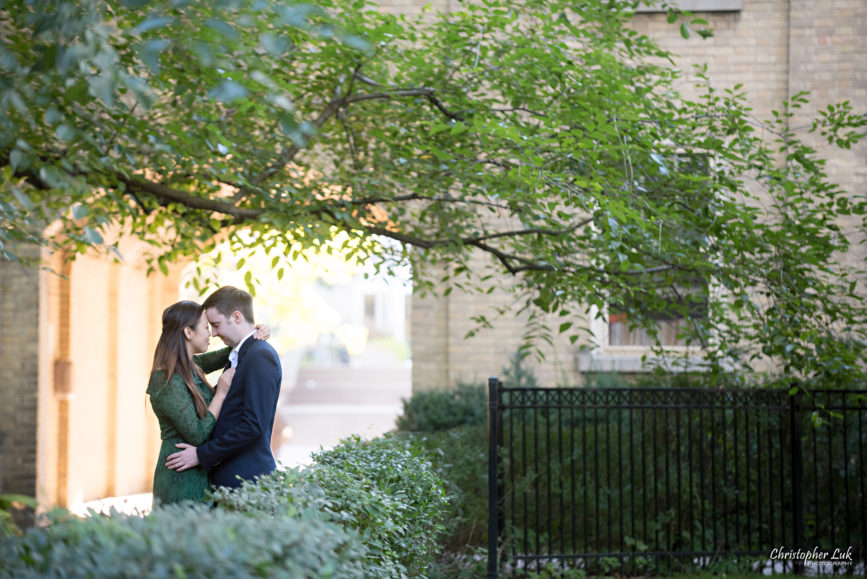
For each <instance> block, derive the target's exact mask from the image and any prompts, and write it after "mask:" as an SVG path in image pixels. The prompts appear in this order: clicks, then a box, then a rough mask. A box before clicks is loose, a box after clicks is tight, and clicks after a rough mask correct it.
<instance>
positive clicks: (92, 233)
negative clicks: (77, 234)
mask: <svg viewBox="0 0 867 579" xmlns="http://www.w3.org/2000/svg"><path fill="white" fill-rule="evenodd" d="M84 237H85V238H86V239H87V241H89V242H90V243H92V244H93V245H102V244H103V239H102V235H100V233H99V231H97V230H95V229H93V228H92V227H90V226H85V228H84Z"/></svg>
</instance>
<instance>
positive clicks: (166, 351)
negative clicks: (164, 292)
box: [151, 301, 214, 418]
mask: <svg viewBox="0 0 867 579" xmlns="http://www.w3.org/2000/svg"><path fill="white" fill-rule="evenodd" d="M204 311H205V310H204V309H203V308H202V306H200V305H199V304H197V303H196V302H191V301H183V302H178V303H176V304H173V305H171V306H169V307H167V308H166V309H165V311H163V333H162V334H161V335H160V340H159V342H157V348H156V350H155V351H154V364H153V367H152V368H151V376H153V375H154V373H155V372H159V371H162V372H165V373H166V382H165V383H166V384H168V381H169V380H171V378H172V376H174V375H175V374H178V375H179V376H180V377H181V378H183V380H184V383H185V384H186V385H187V389H188V390H189V391H190V394H191V395H192V396H193V404H194V405H195V407H196V416H198V417H199V418H204V417H205V415H206V414H207V413H208V407H207V405H206V404H205V399H204V398H203V397H202V393H201V392H199V389H198V388H196V384H195V382H194V381H193V374H194V373H195V375H196V376H198V377H199V378H201V380H202V382H204V383H205V385H206V386H207V387H208V388H210V389H211V391H212V392H213V390H214V389H213V388H212V387H211V385H210V384H208V381H207V379H206V378H205V373H204V372H202V369H201V368H199V367H198V366H197V365H196V364H194V363H193V359H192V358H191V357H190V354H189V352H188V351H187V344H186V336H184V328H190V329H193V328H195V326H196V324H198V323H199V320H200V319H201V317H202V312H204Z"/></svg>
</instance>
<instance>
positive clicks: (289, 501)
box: [0, 436, 447, 579]
mask: <svg viewBox="0 0 867 579" xmlns="http://www.w3.org/2000/svg"><path fill="white" fill-rule="evenodd" d="M315 459H316V462H315V463H314V464H313V465H312V466H311V467H308V468H306V469H303V470H299V469H289V470H279V471H276V472H274V473H272V474H270V475H267V476H263V477H260V479H259V480H258V481H256V483H247V482H245V483H244V484H243V485H242V487H241V488H239V489H236V490H234V491H228V490H227V489H222V490H218V491H216V492H214V493H213V496H212V499H213V501H214V506H213V507H209V506H207V505H201V504H199V505H193V504H185V505H170V506H167V507H164V508H161V509H158V510H155V511H154V512H153V513H151V514H150V515H148V516H146V517H138V516H128V515H122V514H118V513H113V514H112V515H111V516H104V515H98V514H93V516H91V517H88V518H84V519H79V518H77V517H74V516H71V515H69V513H65V512H64V513H61V514H60V515H56V516H53V517H51V518H50V519H49V520H48V521H46V524H45V525H44V526H40V527H34V528H30V529H28V530H27V531H26V532H25V533H23V534H22V535H20V536H19V535H17V534H14V533H11V532H10V533H6V536H5V537H3V538H2V543H0V577H15V578H16V579H17V578H19V577H100V578H101V577H130V578H139V577H208V578H210V577H289V578H299V579H304V578H314V577H315V578H320V577H323V578H327V577H338V578H344V577H346V578H352V577H365V578H375V579H379V578H383V577H394V578H403V577H429V576H430V566H431V562H432V561H433V558H434V556H435V555H436V553H437V552H438V547H437V541H438V539H439V538H440V536H441V533H442V530H443V520H444V517H445V516H446V514H447V513H446V506H447V498H446V494H445V491H444V489H443V483H442V481H441V479H440V478H439V477H437V476H436V474H435V473H434V470H433V467H432V465H431V463H430V462H429V460H428V459H427V458H426V456H425V453H424V452H423V451H422V450H421V447H420V446H419V445H417V444H416V443H415V442H413V441H412V440H411V439H409V438H407V437H391V436H387V437H383V438H378V439H375V440H372V441H363V440H361V439H360V438H358V437H352V438H350V439H346V440H344V441H342V443H341V444H340V445H338V446H337V447H336V448H334V449H332V450H328V451H323V452H320V453H319V454H318V455H317V456H316V457H315Z"/></svg>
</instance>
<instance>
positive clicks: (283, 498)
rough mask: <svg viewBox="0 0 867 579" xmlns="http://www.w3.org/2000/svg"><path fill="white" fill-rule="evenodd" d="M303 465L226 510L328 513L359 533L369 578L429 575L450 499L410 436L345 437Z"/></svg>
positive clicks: (236, 497) (230, 498) (228, 503)
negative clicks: (367, 439)
mask: <svg viewBox="0 0 867 579" xmlns="http://www.w3.org/2000/svg"><path fill="white" fill-rule="evenodd" d="M314 459H315V461H314V464H313V465H312V466H311V467H308V468H306V469H304V470H302V471H297V470H290V471H286V472H276V473H273V474H272V475H269V476H267V477H262V478H260V479H259V481H258V482H257V484H255V485H251V484H246V483H245V484H244V485H243V486H242V487H241V488H240V489H237V490H235V491H234V492H225V491H223V492H217V493H215V494H214V498H215V500H216V501H217V503H218V504H219V505H221V506H222V507H223V508H227V509H231V510H240V511H244V512H252V513H256V512H258V513H262V514H268V515H272V516H291V517H298V518H308V517H311V516H317V517H324V518H325V519H326V520H328V521H330V522H334V523H338V524H340V525H341V526H343V527H344V528H346V529H349V530H352V531H353V532H354V533H357V534H358V535H359V536H360V537H361V540H362V542H363V544H364V548H365V550H364V554H363V562H364V569H365V576H367V577H376V578H379V577H405V576H409V577H417V576H426V573H427V570H428V568H429V567H430V564H431V562H432V561H433V558H434V555H435V554H436V553H437V551H438V547H437V544H438V543H437V542H438V539H439V538H440V537H441V535H442V531H443V528H444V526H443V521H444V517H445V516H446V507H447V497H446V494H445V491H444V489H443V483H442V480H441V479H440V478H439V477H437V476H436V475H435V473H434V472H433V469H432V466H431V464H430V462H429V460H428V459H427V457H426V456H425V454H424V452H423V451H422V449H421V447H419V446H418V445H417V444H415V443H414V442H413V441H412V440H411V439H408V438H406V437H395V436H385V437H382V438H377V439H374V440H369V441H366V440H361V439H360V438H359V437H357V436H354V437H350V438H348V439H345V440H343V441H342V442H341V444H340V445H338V446H337V447H335V448H334V449H331V450H326V451H321V452H319V453H318V454H316V455H314Z"/></svg>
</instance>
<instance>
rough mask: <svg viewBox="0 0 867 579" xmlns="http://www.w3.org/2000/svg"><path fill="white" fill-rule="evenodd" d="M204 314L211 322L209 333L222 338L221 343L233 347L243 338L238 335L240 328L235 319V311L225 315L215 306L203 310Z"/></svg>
mask: <svg viewBox="0 0 867 579" xmlns="http://www.w3.org/2000/svg"><path fill="white" fill-rule="evenodd" d="M205 315H206V316H208V323H210V324H211V335H212V336H214V337H215V338H220V339H221V340H223V343H224V344H226V345H227V346H229V347H230V348H234V347H235V346H236V345H237V344H238V342H239V341H241V338H243V336H241V335H240V332H241V330H240V328H239V327H238V324H237V320H236V319H235V317H236V314H235V313H233V314H232V315H231V316H225V315H223V314H221V313H220V311H219V310H217V308H208V309H207V310H205Z"/></svg>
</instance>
